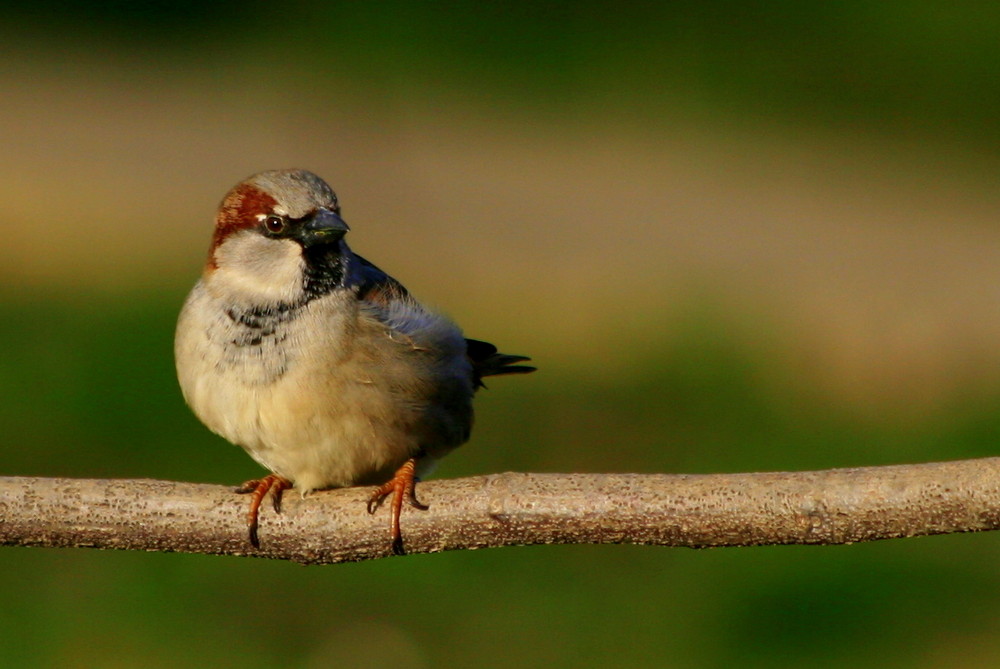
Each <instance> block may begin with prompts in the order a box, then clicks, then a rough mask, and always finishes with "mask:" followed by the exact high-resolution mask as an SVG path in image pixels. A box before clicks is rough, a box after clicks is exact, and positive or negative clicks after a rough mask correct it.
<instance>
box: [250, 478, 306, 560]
mask: <svg viewBox="0 0 1000 669" xmlns="http://www.w3.org/2000/svg"><path fill="white" fill-rule="evenodd" d="M291 487H292V482H291V481H289V480H288V479H286V478H282V477H281V476H278V475H277V474H268V475H267V476H265V477H264V478H260V479H253V480H252V481H247V482H246V483H244V484H243V485H241V486H240V487H238V488H236V492H237V493H239V494H241V495H245V494H249V495H250V509H249V511H247V531H248V533H249V536H250V545H251V546H253V547H254V548H260V538H259V537H258V536H257V525H258V516H259V515H260V505H261V502H263V501H264V495H266V494H267V492H268V491H269V490H270V491H271V504H272V505H273V506H274V511H275V513H281V496H282V495H283V494H284V492H285V491H286V490H288V489H289V488H291Z"/></svg>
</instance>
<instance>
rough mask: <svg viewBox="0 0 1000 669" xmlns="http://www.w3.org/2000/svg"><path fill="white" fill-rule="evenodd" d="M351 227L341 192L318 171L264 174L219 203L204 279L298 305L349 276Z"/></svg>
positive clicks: (251, 178)
mask: <svg viewBox="0 0 1000 669" xmlns="http://www.w3.org/2000/svg"><path fill="white" fill-rule="evenodd" d="M349 229H350V228H348V226H347V224H346V223H345V222H344V220H343V219H342V218H341V217H340V205H339V204H338V202H337V196H336V194H335V193H334V192H333V190H332V189H331V188H330V187H329V186H328V185H327V184H326V182H325V181H323V180H322V179H320V178H319V177H318V176H316V175H315V174H313V173H312V172H307V171H305V170H272V171H268V172H260V173H259V174H255V175H253V176H251V177H249V178H248V179H246V180H245V181H243V182H241V183H239V184H237V185H236V186H235V187H234V188H233V189H232V190H230V191H229V193H227V194H226V196H225V198H223V200H222V204H220V205H219V211H218V214H217V215H216V218H215V232H214V234H213V236H212V247H211V249H210V251H209V255H208V262H207V264H206V268H205V274H206V278H209V277H211V279H212V280H213V281H222V282H223V283H226V284H230V285H231V287H232V288H234V289H237V290H238V291H240V292H247V293H251V294H253V293H256V295H255V297H257V298H262V299H265V300H268V301H281V302H288V301H296V300H297V299H300V298H301V297H302V296H303V295H305V294H309V293H310V292H315V291H316V290H319V289H321V288H323V287H326V288H327V289H328V288H329V287H331V286H332V285H334V284H335V283H336V282H337V281H339V280H341V279H342V278H343V274H344V271H343V270H344V268H343V263H342V262H341V261H342V259H343V257H344V256H345V255H346V254H347V253H348V249H347V245H346V244H345V243H344V241H343V238H344V235H345V234H346V233H347V232H348V230H349ZM220 275H221V276H220Z"/></svg>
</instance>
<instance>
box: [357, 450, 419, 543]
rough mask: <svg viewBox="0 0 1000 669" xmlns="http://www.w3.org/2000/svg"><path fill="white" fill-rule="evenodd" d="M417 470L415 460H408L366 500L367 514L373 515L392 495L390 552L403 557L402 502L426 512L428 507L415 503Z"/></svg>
mask: <svg viewBox="0 0 1000 669" xmlns="http://www.w3.org/2000/svg"><path fill="white" fill-rule="evenodd" d="M416 468H417V458H410V459H409V460H407V461H406V462H405V463H404V464H403V466H402V467H400V468H399V469H397V470H396V473H395V474H394V475H393V477H392V478H391V479H390V480H388V481H386V482H385V483H383V484H382V485H381V486H379V487H378V488H376V490H375V492H373V493H372V496H371V497H369V498H368V513H375V510H376V509H378V508H379V506H381V505H382V502H383V501H385V498H386V497H388V496H389V495H392V507H391V508H392V517H391V519H390V525H389V527H390V531H391V533H392V552H393V554H394V555H403V554H404V553H405V551H404V550H403V534H402V532H400V530H399V515H400V513H402V511H403V501H404V500H405V501H406V503H407V504H409V505H410V506H412V507H414V508H417V509H420V510H422V511H426V510H427V509H428V506H427V505H426V504H421V503H420V502H418V501H417V496H416V493H415V487H416V482H417V481H418V480H419V479H417V477H416V476H415V472H416Z"/></svg>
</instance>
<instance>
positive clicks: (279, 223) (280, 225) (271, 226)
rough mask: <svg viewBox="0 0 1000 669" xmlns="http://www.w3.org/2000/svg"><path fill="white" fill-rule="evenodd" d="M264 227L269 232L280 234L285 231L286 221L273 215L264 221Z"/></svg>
mask: <svg viewBox="0 0 1000 669" xmlns="http://www.w3.org/2000/svg"><path fill="white" fill-rule="evenodd" d="M264 227H265V228H267V231H268V232H273V233H279V232H281V231H283V230H284V229H285V219H284V217H282V216H278V215H276V214H271V215H270V216H268V217H267V218H265V219H264Z"/></svg>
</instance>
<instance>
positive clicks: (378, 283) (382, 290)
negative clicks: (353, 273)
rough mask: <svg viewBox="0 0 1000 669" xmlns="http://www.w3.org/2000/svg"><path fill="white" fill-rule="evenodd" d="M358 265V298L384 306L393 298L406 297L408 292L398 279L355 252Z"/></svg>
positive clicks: (400, 298)
mask: <svg viewBox="0 0 1000 669" xmlns="http://www.w3.org/2000/svg"><path fill="white" fill-rule="evenodd" d="M354 257H355V258H357V259H358V261H359V263H360V265H359V267H360V277H359V278H360V282H359V284H358V299H359V300H364V301H366V302H371V303H372V304H373V305H376V306H379V307H382V308H385V307H388V306H389V305H390V304H391V303H392V302H393V301H394V300H402V299H406V298H408V297H409V296H410V293H409V291H408V290H406V288H405V287H404V286H403V284H401V283H400V282H399V281H396V280H395V279H393V278H392V277H391V276H389V275H388V274H386V273H385V272H383V271H382V270H380V269H379V268H378V267H376V266H375V265H374V264H373V263H371V262H369V261H367V260H365V259H364V258H362V257H361V256H359V255H357V254H355V255H354Z"/></svg>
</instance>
